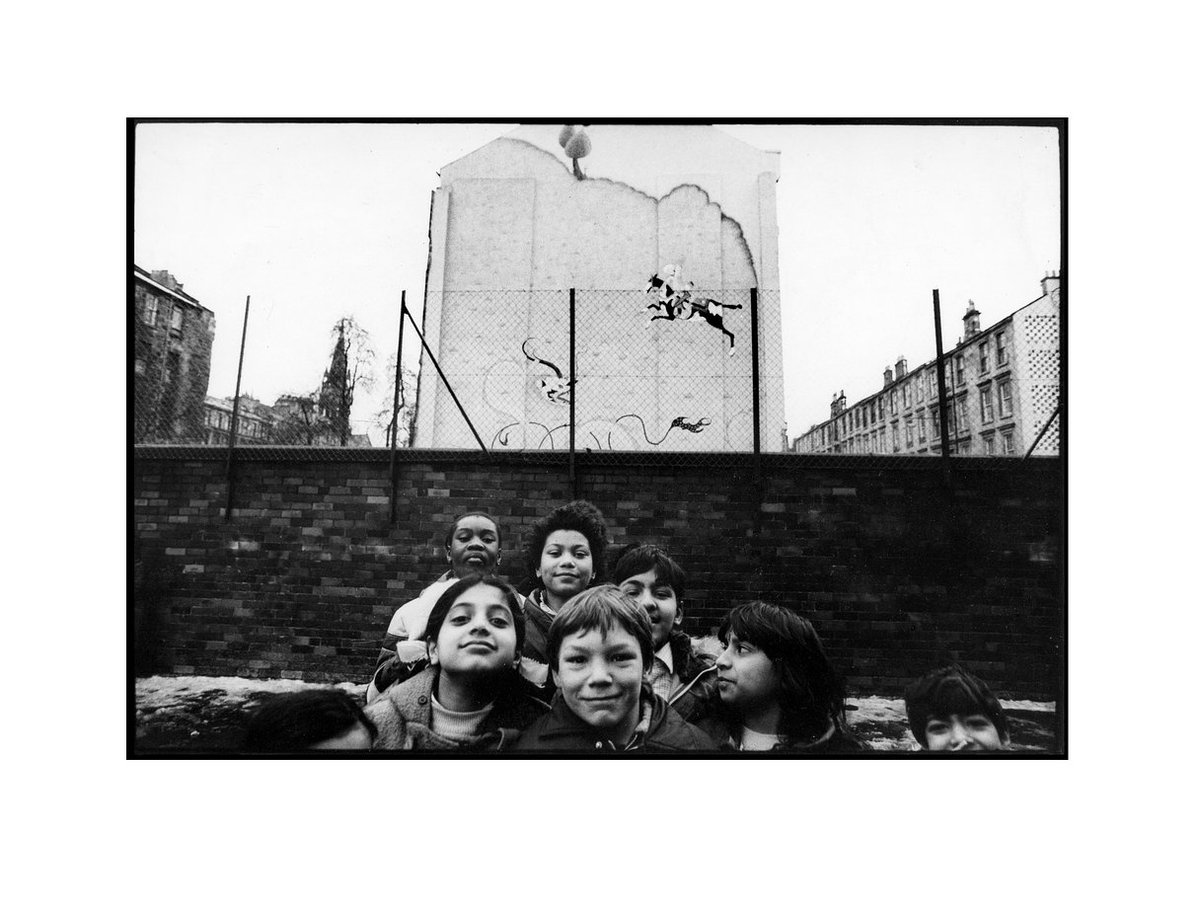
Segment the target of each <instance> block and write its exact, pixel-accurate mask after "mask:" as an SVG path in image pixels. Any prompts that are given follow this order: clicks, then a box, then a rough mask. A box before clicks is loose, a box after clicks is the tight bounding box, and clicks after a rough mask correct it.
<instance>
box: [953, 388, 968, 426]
mask: <svg viewBox="0 0 1200 908" xmlns="http://www.w3.org/2000/svg"><path fill="white" fill-rule="evenodd" d="M970 428H971V424H970V423H969V422H968V421H967V395H965V394H964V395H962V396H961V397H956V398H954V433H955V434H956V435H961V434H963V433H965V432H969V431H970Z"/></svg>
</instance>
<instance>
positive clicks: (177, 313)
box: [142, 295, 183, 331]
mask: <svg viewBox="0 0 1200 908" xmlns="http://www.w3.org/2000/svg"><path fill="white" fill-rule="evenodd" d="M145 299H146V304H145V305H144V306H143V307H142V321H143V322H145V323H146V324H147V325H149V326H150V327H151V328H153V327H155V326H156V325H158V302H159V300H158V297H156V296H149V295H147V296H146V298H145ZM171 330H172V331H182V330H183V306H171Z"/></svg>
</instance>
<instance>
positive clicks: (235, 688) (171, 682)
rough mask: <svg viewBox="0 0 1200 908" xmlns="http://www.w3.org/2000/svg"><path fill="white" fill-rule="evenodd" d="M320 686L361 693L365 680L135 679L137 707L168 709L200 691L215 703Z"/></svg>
mask: <svg viewBox="0 0 1200 908" xmlns="http://www.w3.org/2000/svg"><path fill="white" fill-rule="evenodd" d="M318 687H336V688H339V689H341V690H344V691H348V692H349V693H351V694H354V695H356V696H361V695H362V694H363V692H364V691H365V690H366V688H367V686H366V685H365V684H353V683H351V682H349V681H343V682H342V683H341V684H312V683H310V682H307V681H293V680H290V679H287V678H238V677H228V678H208V677H197V676H195V675H179V676H168V675H154V676H153V677H150V678H138V679H137V681H136V682H135V683H134V698H135V700H136V702H137V708H138V710H139V711H140V710H152V709H165V708H170V707H172V706H180V705H182V704H183V703H185V702H186V701H188V700H190V699H191V698H193V697H196V696H198V695H200V694H204V693H208V692H210V691H211V692H215V693H217V694H219V695H220V696H218V697H216V698H214V701H215V702H216V703H230V704H232V703H240V702H241V701H242V700H245V699H246V698H247V697H248V696H249V695H251V694H286V693H290V692H292V691H297V690H310V689H312V688H318Z"/></svg>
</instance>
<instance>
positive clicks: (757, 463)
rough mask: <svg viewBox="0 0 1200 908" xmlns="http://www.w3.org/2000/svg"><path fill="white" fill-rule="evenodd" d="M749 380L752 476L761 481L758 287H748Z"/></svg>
mask: <svg viewBox="0 0 1200 908" xmlns="http://www.w3.org/2000/svg"><path fill="white" fill-rule="evenodd" d="M750 381H751V385H752V390H751V393H752V394H753V396H754V476H755V479H757V480H758V481H760V482H761V480H762V440H761V432H760V429H761V425H760V420H761V418H762V413H761V409H762V408H761V405H760V400H759V398H760V396H761V388H760V386H759V374H758V288H757V287H751V288H750Z"/></svg>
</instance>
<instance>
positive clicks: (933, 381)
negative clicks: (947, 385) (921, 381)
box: [929, 369, 938, 400]
mask: <svg viewBox="0 0 1200 908" xmlns="http://www.w3.org/2000/svg"><path fill="white" fill-rule="evenodd" d="M937 396H938V379H937V369H930V370H929V399H930V400H932V399H934V398H935V397H937Z"/></svg>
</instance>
